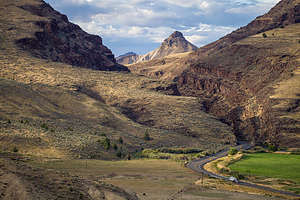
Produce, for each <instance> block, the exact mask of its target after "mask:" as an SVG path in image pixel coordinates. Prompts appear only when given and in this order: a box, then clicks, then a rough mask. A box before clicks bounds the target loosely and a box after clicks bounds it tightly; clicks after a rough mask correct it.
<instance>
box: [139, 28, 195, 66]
mask: <svg viewBox="0 0 300 200" xmlns="http://www.w3.org/2000/svg"><path fill="white" fill-rule="evenodd" d="M195 50H197V47H196V46H195V45H193V44H192V43H190V42H189V41H187V40H186V39H185V38H184V36H183V34H182V33H181V32H179V31H175V32H174V33H172V34H171V35H170V36H169V37H168V38H167V39H165V40H164V41H163V43H162V44H161V45H160V47H159V48H157V49H155V50H154V51H151V52H149V53H147V54H146V55H143V56H141V57H140V58H139V60H138V61H137V62H143V61H149V60H154V59H158V58H163V57H166V56H168V55H171V54H177V53H185V52H190V51H195Z"/></svg>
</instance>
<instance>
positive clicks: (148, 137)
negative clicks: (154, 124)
mask: <svg viewBox="0 0 300 200" xmlns="http://www.w3.org/2000/svg"><path fill="white" fill-rule="evenodd" d="M144 140H146V141H149V140H151V137H150V134H149V133H148V131H146V132H145V134H144Z"/></svg>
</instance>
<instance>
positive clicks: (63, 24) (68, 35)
mask: <svg viewBox="0 0 300 200" xmlns="http://www.w3.org/2000/svg"><path fill="white" fill-rule="evenodd" d="M35 2H36V3H35V4H23V5H20V6H19V8H21V9H23V10H24V11H25V12H30V13H31V14H32V15H34V16H36V17H37V19H36V20H34V25H35V28H34V29H32V31H33V32H32V35H30V36H27V37H23V38H20V39H18V40H17V41H16V43H17V45H18V46H19V47H21V48H22V49H24V50H25V51H29V52H31V53H32V55H34V56H35V57H39V58H43V59H49V60H52V61H57V62H63V63H67V64H70V65H73V66H80V67H85V68H91V69H97V70H105V71H128V69H127V68H126V67H124V66H122V65H119V64H117V63H116V60H115V58H114V55H113V54H112V52H111V50H110V49H108V48H107V47H106V46H104V45H103V43H102V38H101V37H100V36H96V35H91V34H88V33H86V32H84V31H83V30H82V29H81V28H80V27H79V26H78V25H75V24H73V23H70V22H69V21H68V18H67V16H65V15H62V14H60V13H59V12H58V11H56V10H54V9H53V8H52V7H51V6H50V5H49V4H47V3H45V2H44V1H41V0H37V1H35Z"/></svg>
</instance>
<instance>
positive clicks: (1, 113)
mask: <svg viewBox="0 0 300 200" xmlns="http://www.w3.org/2000/svg"><path fill="white" fill-rule="evenodd" d="M299 3H300V2H299V0H282V1H281V2H280V3H279V4H277V5H276V6H275V7H274V8H273V9H271V11H270V12H269V13H267V14H265V15H263V16H260V17H258V18H257V19H255V20H254V21H253V22H251V23H250V24H249V25H247V26H245V27H242V28H240V29H238V30H237V31H234V32H233V33H231V34H229V35H227V36H224V37H223V38H221V39H220V40H218V41H216V42H214V43H211V44H209V45H206V46H204V47H201V48H197V47H196V46H195V45H193V44H192V43H190V42H188V41H187V40H186V39H185V38H184V36H183V34H182V33H181V32H178V31H175V32H173V33H172V34H171V35H170V36H169V37H168V38H167V39H165V40H164V41H163V42H162V43H161V46H160V47H158V48H157V49H155V50H154V51H152V52H150V53H148V54H145V55H144V56H139V55H137V54H135V53H132V52H131V53H128V54H126V55H124V56H121V57H119V58H115V57H114V55H113V53H112V51H111V50H110V49H109V47H107V46H105V45H104V44H103V42H102V38H101V37H100V36H96V35H91V34H88V33H86V32H85V31H83V30H82V29H81V28H80V27H79V26H78V25H75V24H73V23H71V22H70V21H69V19H68V17H67V16H66V15H63V14H61V13H60V12H58V11H56V10H54V9H53V8H52V7H51V6H50V4H47V3H45V2H44V1H42V0H9V1H8V0H3V1H1V2H0V11H1V12H0V30H1V32H0V198H1V199H7V200H10V199H20V200H23V199H24V200H27V199H103V200H115V199H116V200H118V199H120V200H122V199H127V200H138V199H153V200H156V199H157V200H158V199H168V200H171V199H172V200H175V199H186V200H192V199H205V200H215V199H220V200H222V199H239V200H240V199H241V200H243V199H244V200H250V199H254V200H263V199H264V200H265V199H268V200H277V199H295V198H293V197H289V196H285V195H280V194H276V193H272V192H270V191H267V190H263V189H257V188H250V187H246V186H242V185H238V184H235V183H232V182H228V181H224V180H219V179H214V178H210V177H208V176H203V175H201V174H200V173H196V172H193V171H192V170H191V169H189V168H187V167H186V166H187V165H188V163H191V161H192V160H197V159H204V158H206V156H210V155H214V154H216V153H218V152H222V151H224V150H226V149H229V148H230V147H235V146H236V145H238V144H239V143H240V142H241V141H244V142H246V143H249V144H251V146H253V147H254V148H262V149H264V151H266V152H271V151H272V152H273V151H277V150H281V151H284V152H292V153H295V154H297V153H298V152H299V148H300V146H299V144H300V142H299V127H300V126H299V116H300V115H299V98H300V97H299V91H300V81H299V80H300V79H299V66H300V46H299V41H300V25H299V16H300V7H299ZM286 13H288V14H286ZM270 18H271V19H272V20H269V19H270ZM122 64H125V65H122ZM241 153H242V154H245V156H246V157H247V156H249V155H252V154H249V155H248V154H247V152H243V151H241ZM253 155H255V154H253ZM263 156H266V158H265V159H266V160H267V158H271V157H272V156H273V154H272V155H271V154H267V153H266V154H264V155H263ZM286 156H287V157H286V159H285V162H286V161H287V160H289V159H290V160H291V162H290V163H288V164H292V165H297V164H298V162H299V161H298V159H294V158H295V157H296V155H295V156H294V155H286ZM293 156H294V157H293ZM297 156H298V155H297ZM291 158H293V159H291ZM297 158H298V157H297ZM245 161H246V160H245ZM240 163H241V164H243V159H241V161H238V162H236V163H235V164H236V165H238V164H240ZM233 166H234V165H233ZM196 167H199V166H196ZM267 167H269V166H267ZM263 168H266V166H264V167H263ZM232 170H233V171H234V170H238V171H241V173H244V171H243V169H242V167H240V168H232ZM292 170H294V171H298V168H293V169H292ZM259 173H260V172H258V173H257V174H255V175H257V177H254V178H253V180H252V179H251V180H250V181H251V182H254V183H256V182H257V183H259V179H260V177H259V175H262V174H259ZM263 173H264V172H263ZM276 173H280V171H279V172H278V171H277V172H276ZM296 174H297V173H296ZM282 175H283V174H282ZM284 178H286V180H285V181H287V182H288V183H292V182H293V184H294V183H295V184H294V185H293V184H292V185H293V187H294V186H295V187H294V191H291V192H294V193H297V192H299V191H298V189H299V188H298V181H299V180H298V178H297V177H296V179H293V178H288V177H284ZM262 182H263V181H262ZM279 182H280V181H279ZM15 188H18V190H16V189H15ZM295 188H296V189H295ZM280 189H281V188H280ZM283 189H285V190H288V191H290V188H283Z"/></svg>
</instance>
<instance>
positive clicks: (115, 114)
mask: <svg viewBox="0 0 300 200" xmlns="http://www.w3.org/2000/svg"><path fill="white" fill-rule="evenodd" d="M24 4H37V1H33V0H31V1H30V0H28V1H1V3H0V9H5V12H1V13H0V18H1V23H0V28H1V30H3V31H2V32H1V33H0V38H1V48H2V49H1V54H0V69H1V70H0V77H1V78H0V83H1V86H0V90H1V91H0V92H1V95H0V108H1V114H0V119H1V123H2V124H3V126H1V129H0V131H1V141H0V144H1V149H3V150H11V149H13V148H14V146H17V147H18V149H19V150H20V152H22V153H26V152H27V153H33V154H40V155H44V156H46V155H47V154H49V156H52V155H53V156H55V155H57V156H58V157H63V154H65V156H67V157H68V156H69V155H76V156H77V155H80V156H85V157H88V156H89V157H97V158H101V159H110V158H112V157H116V156H115V154H116V153H117V151H116V150H112V149H110V150H108V151H104V149H103V147H102V146H101V144H100V143H99V141H101V140H103V139H104V138H105V137H108V138H109V139H110V140H111V142H112V144H113V143H116V144H117V145H118V149H119V150H120V149H121V148H122V151H123V153H124V154H127V153H128V152H132V151H136V150H140V149H142V148H158V147H162V146H167V147H168V146H169V147H171V146H174V147H197V148H202V149H209V148H214V147H215V145H216V144H217V143H219V144H220V145H221V146H222V145H223V146H226V145H230V144H234V143H235V136H234V135H233V133H232V131H231V128H230V127H229V126H227V125H225V124H223V123H221V122H219V121H218V120H217V119H216V118H215V117H213V116H211V115H208V114H206V113H205V112H203V111H202V105H201V104H199V101H198V99H197V98H194V97H182V96H171V95H168V94H167V93H170V92H171V93H172V91H170V90H171V89H170V90H169V91H165V90H168V89H164V88H168V87H170V86H171V85H172V84H173V83H172V82H168V81H158V80H154V79H151V78H147V77H144V76H139V75H134V74H130V73H118V72H103V71H96V70H90V69H84V68H79V67H73V66H70V65H66V64H63V63H57V62H52V61H49V60H44V59H39V58H35V57H33V56H32V55H30V54H29V53H28V52H25V51H22V50H21V49H20V48H18V47H17V46H16V44H15V41H16V40H17V39H21V38H24V37H34V33H35V32H36V31H40V29H39V28H38V27H37V26H35V25H34V23H35V22H36V21H42V20H48V19H47V18H45V17H39V16H35V15H32V14H31V13H29V12H27V11H25V10H23V9H21V8H19V7H17V6H21V5H24ZM16 5H17V6H16ZM8 122H9V123H8ZM24 122H26V123H24ZM42 126H46V127H47V129H45V127H44V128H43V127H42ZM145 132H149V133H150V137H151V140H149V141H145V140H144V134H145ZM119 137H122V138H123V139H124V144H123V145H121V144H118V142H117V141H118V139H119ZM27 143H28V144H29V145H27ZM30 145H32V146H33V147H34V148H32V149H31V150H30ZM48 151H49V152H48ZM50 152H51V153H50Z"/></svg>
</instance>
